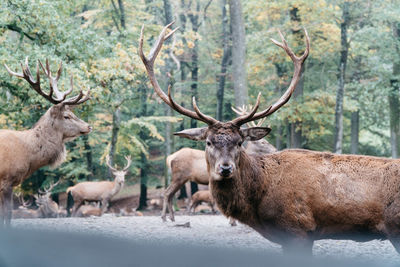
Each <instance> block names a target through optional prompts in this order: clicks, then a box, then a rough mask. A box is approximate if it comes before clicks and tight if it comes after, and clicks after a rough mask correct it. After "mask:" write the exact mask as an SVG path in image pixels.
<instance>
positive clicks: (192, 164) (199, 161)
mask: <svg viewBox="0 0 400 267" xmlns="http://www.w3.org/2000/svg"><path fill="white" fill-rule="evenodd" d="M234 111H235V112H236V113H238V114H244V113H246V112H247V109H246V108H244V107H243V108H241V109H234ZM263 122H264V121H263V120H261V121H259V122H258V124H257V127H259V126H261V125H262V123H263ZM254 125H255V124H254ZM276 151H277V149H276V148H275V147H274V146H273V145H271V144H270V143H269V142H268V141H267V140H265V139H260V140H256V141H251V142H247V146H246V152H247V153H250V154H254V153H255V154H264V153H273V152H276ZM166 162H167V168H169V169H170V170H171V177H172V178H171V183H170V185H169V186H168V187H167V188H166V190H165V191H164V203H163V209H162V214H161V218H162V219H163V221H166V213H167V206H168V211H169V213H170V216H169V217H170V219H171V220H172V221H174V220H175V217H174V210H173V207H172V199H173V197H174V195H175V193H176V192H177V191H178V190H179V189H180V188H181V187H182V186H183V185H184V184H185V183H186V182H188V181H191V182H195V183H198V184H202V185H208V183H209V180H210V179H209V174H208V171H207V164H206V156H205V152H204V151H202V150H198V149H192V148H182V149H180V150H178V151H177V152H175V153H173V154H171V155H169V156H168V157H167V160H166ZM186 192H187V194H188V199H189V203H190V201H191V192H190V189H189V190H186ZM189 210H190V205H188V211H189ZM231 224H232V223H231Z"/></svg>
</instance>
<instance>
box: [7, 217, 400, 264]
mask: <svg viewBox="0 0 400 267" xmlns="http://www.w3.org/2000/svg"><path fill="white" fill-rule="evenodd" d="M176 220H177V221H176V222H175V223H172V222H167V223H163V222H162V221H161V219H160V217H159V216H133V217H116V216H113V215H108V214H106V215H104V216H103V217H100V218H98V217H96V218H59V219H16V220H13V222H12V225H13V228H17V229H19V228H21V229H40V230H43V229H47V230H57V231H63V232H81V233H94V234H99V235H103V236H108V237H118V238H122V239H127V240H135V241H141V240H144V241H150V242H155V243H158V242H161V241H164V242H171V243H176V244H182V243H187V244H196V245H201V246H204V247H221V248H234V249H235V248H236V249H244V250H250V251H258V252H260V251H266V252H277V253H280V252H281V248H280V246H279V245H277V244H274V243H271V242H269V241H268V240H266V239H264V238H263V237H261V236H260V235H259V234H258V233H256V232H255V231H253V230H252V229H251V228H249V227H247V226H245V225H241V224H239V225H238V226H236V227H231V226H230V225H229V223H228V220H227V219H226V218H225V217H223V216H221V215H198V216H177V217H176ZM187 222H189V223H190V227H184V226H176V225H182V224H185V223H187ZM313 254H314V255H315V256H317V257H324V256H337V257H340V258H360V257H361V258H366V259H382V260H389V261H394V262H397V263H400V257H399V255H397V253H396V251H395V249H394V248H393V246H392V245H391V244H390V242H388V241H379V240H373V241H370V242H365V243H357V242H353V241H346V240H322V241H317V242H315V245H314V249H313Z"/></svg>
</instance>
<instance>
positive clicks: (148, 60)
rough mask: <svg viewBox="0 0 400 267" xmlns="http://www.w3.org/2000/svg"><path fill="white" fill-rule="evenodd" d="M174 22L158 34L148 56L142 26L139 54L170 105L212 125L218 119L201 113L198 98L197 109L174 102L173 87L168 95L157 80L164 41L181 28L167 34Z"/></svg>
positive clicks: (152, 80) (162, 95) (159, 90)
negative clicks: (157, 63) (157, 62)
mask: <svg viewBox="0 0 400 267" xmlns="http://www.w3.org/2000/svg"><path fill="white" fill-rule="evenodd" d="M172 24H173V22H172V23H170V24H168V25H167V26H165V27H164V28H163V29H162V31H161V32H160V35H159V36H158V39H157V41H156V42H155V44H154V45H153V48H152V49H151V51H150V54H149V56H148V57H146V56H145V55H144V53H143V38H144V37H143V31H144V25H143V27H142V30H141V32H140V41H139V56H140V58H141V59H142V61H143V63H144V65H145V67H146V70H147V74H148V76H149V78H150V82H151V84H152V85H153V88H154V90H155V92H156V93H157V95H158V96H159V97H160V98H161V99H162V100H163V101H164V102H165V103H166V104H167V105H169V106H170V107H171V108H173V109H174V110H176V111H177V112H179V113H181V114H183V115H185V116H188V117H190V118H193V119H195V120H200V121H202V122H205V123H207V124H208V125H212V124H215V123H216V122H218V121H217V120H216V119H214V118H212V117H210V116H207V115H204V114H203V113H201V111H200V110H199V108H198V107H197V105H196V99H195V98H194V97H193V108H194V110H195V111H192V110H189V109H186V108H184V107H182V106H181V105H179V104H177V103H176V102H174V100H173V99H172V97H171V88H170V86H169V87H168V95H166V94H165V93H164V91H163V90H162V89H161V87H160V85H159V84H158V82H157V78H156V76H155V74H154V61H155V60H156V58H157V56H158V53H159V52H160V50H161V47H162V45H163V43H164V41H166V40H168V38H169V37H171V36H172V34H174V33H175V32H176V31H177V30H178V29H179V28H176V29H174V30H172V31H171V32H169V33H168V34H167V30H168V29H169V28H170V27H171V26H172Z"/></svg>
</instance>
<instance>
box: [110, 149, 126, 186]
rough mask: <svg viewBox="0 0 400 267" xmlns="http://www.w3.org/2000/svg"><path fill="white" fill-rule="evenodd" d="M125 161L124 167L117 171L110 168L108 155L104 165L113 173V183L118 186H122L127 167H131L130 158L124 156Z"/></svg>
mask: <svg viewBox="0 0 400 267" xmlns="http://www.w3.org/2000/svg"><path fill="white" fill-rule="evenodd" d="M125 159H126V165H125V167H124V168H123V169H122V170H118V169H117V168H114V167H113V166H112V164H111V163H110V157H109V156H108V155H107V159H106V164H107V166H108V168H110V170H111V172H112V173H113V175H114V177H115V182H117V183H119V184H123V183H124V182H125V175H126V174H127V173H128V170H129V167H130V166H131V163H132V160H131V156H125Z"/></svg>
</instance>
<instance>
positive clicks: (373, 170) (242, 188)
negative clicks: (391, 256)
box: [139, 24, 400, 254]
mask: <svg viewBox="0 0 400 267" xmlns="http://www.w3.org/2000/svg"><path fill="white" fill-rule="evenodd" d="M170 26H171V24H170V25H167V26H166V27H165V28H164V29H163V30H162V31H161V33H160V36H159V38H158V40H157V41H156V43H155V45H154V47H153V49H152V50H151V51H152V52H151V53H150V56H149V57H146V56H145V55H144V53H143V28H142V32H141V38H140V43H139V54H140V57H141V59H142V61H143V63H144V65H145V67H146V70H147V74H148V76H149V78H150V82H151V83H152V86H153V88H154V89H155V91H156V93H157V94H158V96H159V97H160V98H161V99H162V100H163V101H164V102H165V103H167V104H168V105H169V106H170V107H171V108H173V109H174V110H176V111H178V112H179V113H181V114H183V115H185V116H188V117H190V118H193V119H196V120H200V121H202V122H204V123H206V124H207V125H208V126H207V127H203V128H196V129H188V130H184V131H181V132H178V133H176V135H178V136H180V137H185V138H189V139H192V140H197V141H198V140H205V142H206V149H205V151H206V161H207V167H208V172H209V177H210V188H211V193H212V196H213V198H214V199H215V201H216V203H217V205H218V207H219V210H220V211H221V212H222V213H223V214H225V215H226V216H231V217H233V218H235V219H237V220H239V221H240V222H242V223H244V224H247V225H249V226H250V227H252V228H253V229H255V230H256V231H258V232H259V233H260V234H261V235H262V236H264V237H265V238H267V239H269V240H271V241H273V242H276V243H278V244H281V245H282V248H283V251H284V252H290V251H293V250H297V249H301V250H304V251H306V252H308V253H310V254H311V251H312V247H313V243H314V241H315V240H318V239H324V238H340V239H343V238H346V239H353V240H358V241H367V240H370V239H375V238H381V239H386V238H387V239H389V240H390V242H391V243H392V244H393V246H394V247H395V248H396V250H397V252H400V219H399V218H400V179H399V173H400V160H398V159H387V158H379V157H372V156H360V155H336V154H332V153H327V152H316V151H309V150H302V149H288V150H284V151H281V152H276V153H272V154H266V155H257V154H248V153H246V151H245V150H244V149H243V147H242V143H243V141H244V140H246V139H248V140H258V139H261V138H263V137H264V136H266V135H267V134H268V133H269V132H270V131H271V129H270V128H263V127H253V128H240V127H241V126H242V125H243V124H245V123H246V122H249V121H253V120H257V119H261V118H263V117H267V116H269V115H271V114H273V113H274V112H275V111H277V110H278V109H279V108H280V107H282V106H283V105H284V104H285V103H287V102H288V101H289V98H290V97H291V95H292V94H293V91H294V90H295V88H296V85H297V83H298V82H299V80H300V76H301V70H302V67H303V64H304V61H305V60H306V58H307V56H308V53H309V38H308V35H307V32H306V31H305V37H306V44H307V45H306V49H305V52H304V54H303V55H302V56H300V57H298V56H296V55H295V54H294V53H293V51H292V50H291V49H290V48H289V46H288V45H287V43H286V41H285V39H284V37H283V35H282V34H281V33H280V32H279V33H280V36H281V39H282V42H277V41H275V40H272V41H273V42H274V43H275V44H276V45H277V46H279V47H281V48H283V49H284V50H285V52H286V53H287V54H288V55H289V57H290V58H291V60H292V61H293V63H294V74H293V77H292V80H291V82H290V85H289V87H288V88H287V90H286V91H285V93H284V94H283V95H282V96H281V98H280V99H279V100H278V101H276V102H275V103H274V104H272V105H271V106H269V107H268V108H266V109H265V110H263V111H260V112H257V109H258V106H259V104H260V96H261V94H259V95H258V97H257V101H256V104H255V106H254V108H253V109H252V110H251V112H250V113H249V114H247V115H243V116H240V117H238V118H236V119H234V120H232V121H229V122H220V121H218V120H216V119H214V118H212V117H210V116H207V115H205V114H203V113H202V112H201V111H200V110H199V108H198V106H197V104H196V101H195V99H194V98H193V108H194V111H192V110H189V109H187V108H184V107H182V106H181V105H179V104H178V103H176V102H175V101H174V100H173V98H172V97H171V94H170V90H168V95H167V94H165V93H164V92H163V91H162V89H161V88H160V86H159V84H158V82H157V80H156V77H155V72H154V61H155V59H156V57H157V55H158V53H159V51H160V50H161V47H162V44H163V42H164V41H165V40H166V39H168V38H169V37H170V36H171V35H172V34H173V33H174V32H175V31H176V30H174V31H172V32H170V33H169V34H167V30H168V28H169V27H170Z"/></svg>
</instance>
